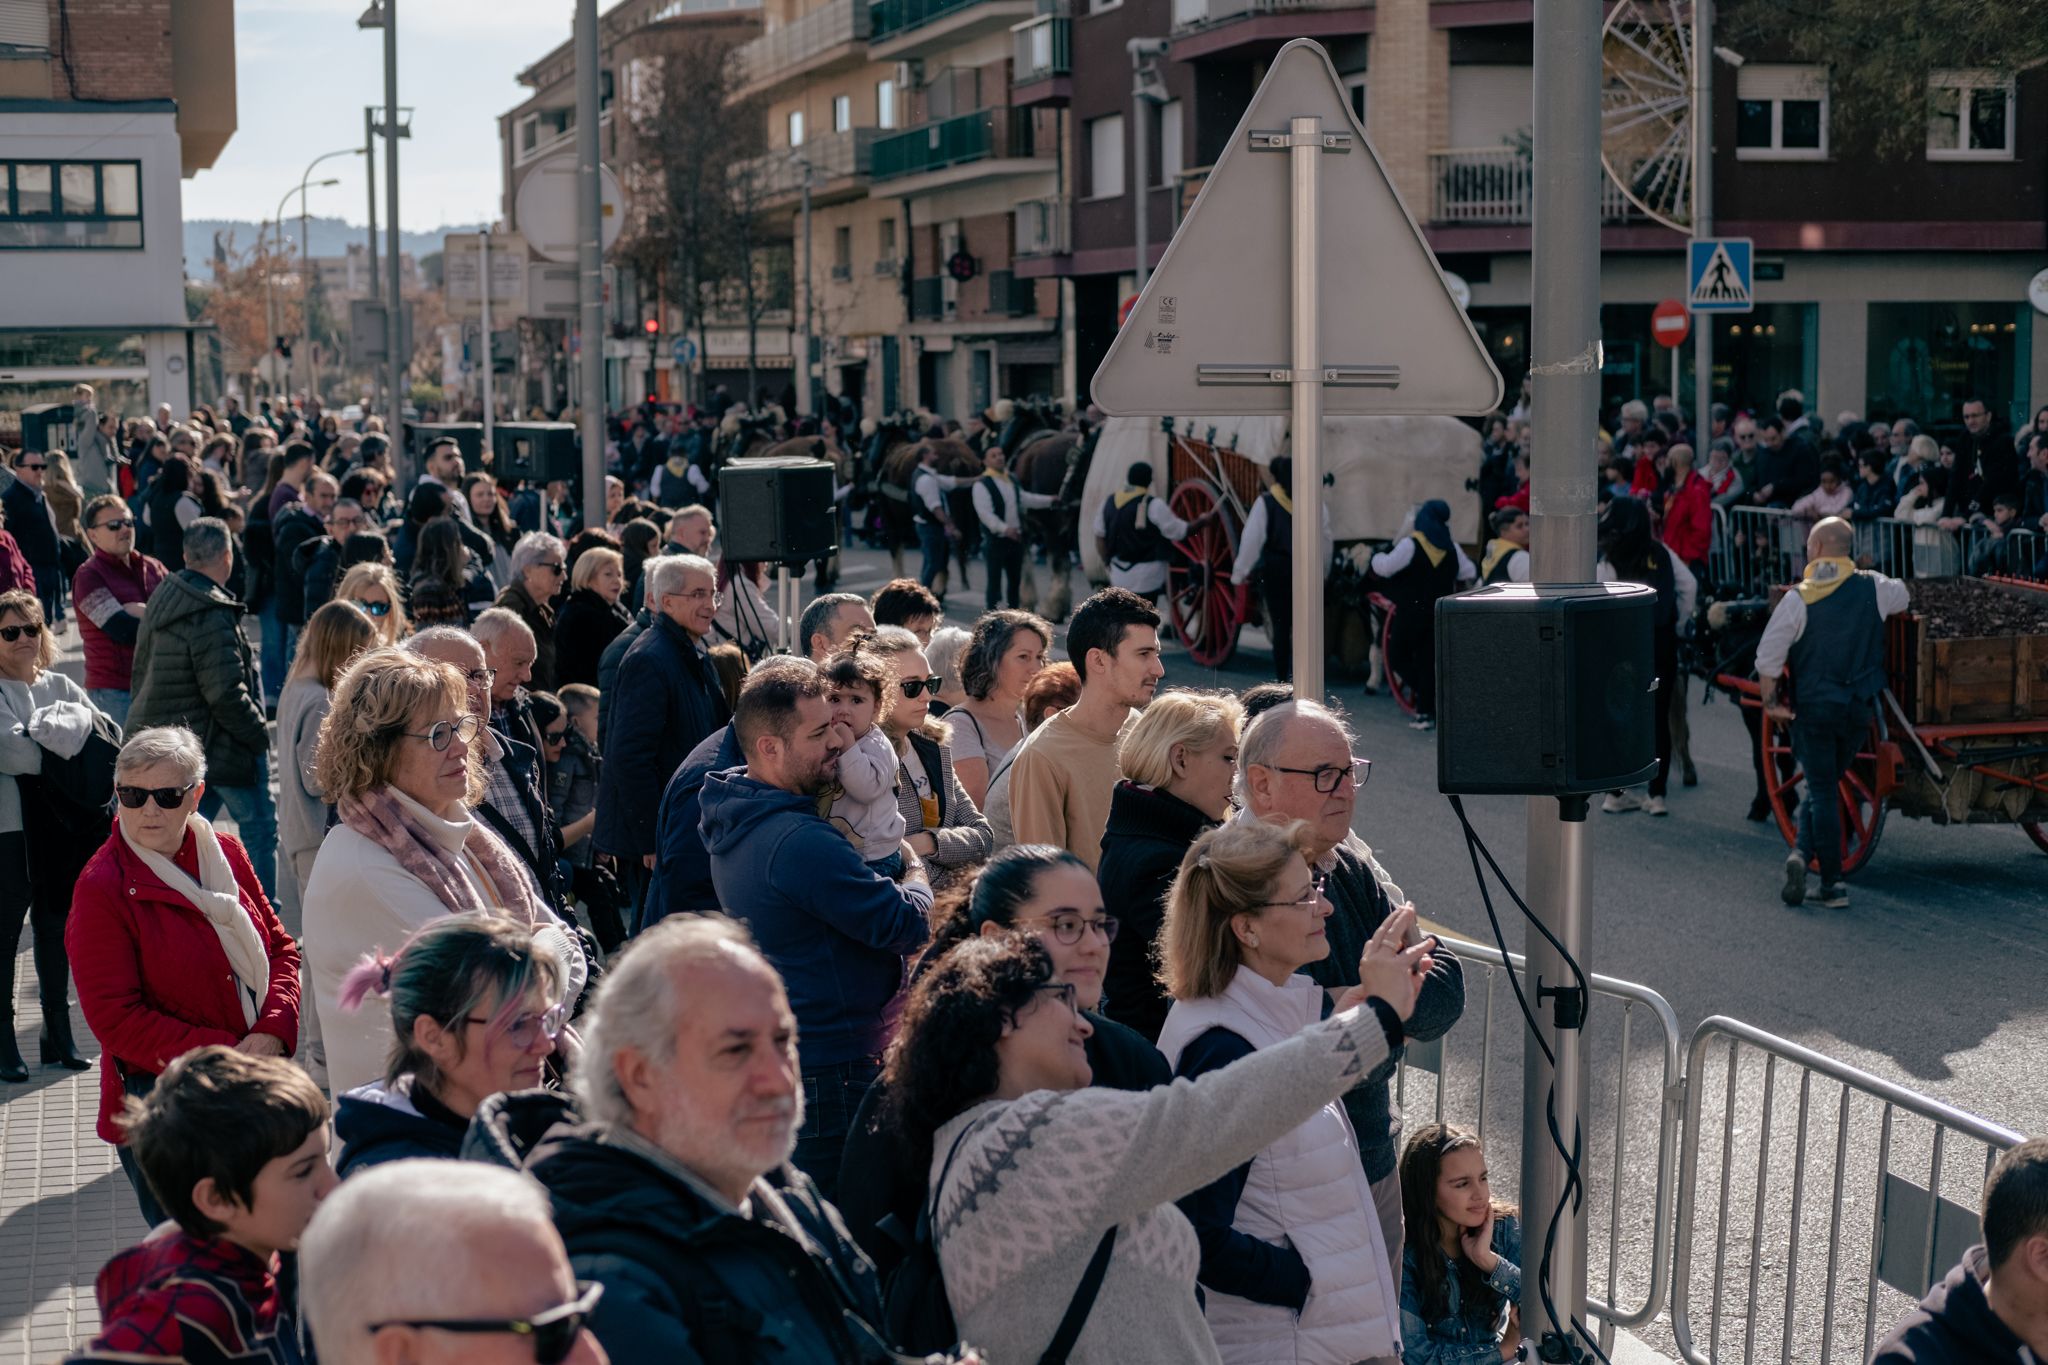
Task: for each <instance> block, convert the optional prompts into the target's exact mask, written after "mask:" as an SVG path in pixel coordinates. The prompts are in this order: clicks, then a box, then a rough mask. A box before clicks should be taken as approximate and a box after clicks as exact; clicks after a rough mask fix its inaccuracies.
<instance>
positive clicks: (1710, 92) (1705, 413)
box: [1671, 0, 1732, 469]
mask: <svg viewBox="0 0 2048 1365" xmlns="http://www.w3.org/2000/svg"><path fill="white" fill-rule="evenodd" d="M1692 71H1693V80H1692V138H1693V150H1692V235H1693V236H1694V237H1711V236H1713V235H1714V0H1693V7H1692ZM1679 278H1680V279H1684V278H1685V276H1684V275H1683V274H1681V275H1680V276H1679ZM1713 320H1714V319H1713V315H1712V314H1707V315H1704V316H1702V317H1699V318H1695V319H1694V322H1695V324H1696V325H1695V326H1694V327H1693V332H1692V391H1693V400H1692V401H1693V431H1694V433H1695V434H1696V436H1697V439H1698V441H1699V450H1698V452H1697V454H1698V456H1699V458H1700V461H1701V464H1700V467H1701V468H1702V469H1704V468H1705V467H1706V464H1705V461H1706V458H1707V450H1708V448H1709V447H1710V446H1711V445H1712V443H1713V430H1714V425H1713V416H1712V413H1713V411H1714V328H1713V325H1712V324H1713ZM1671 399H1672V401H1673V402H1677V401H1678V395H1677V394H1676V393H1674V394H1672V395H1671ZM1731 425H1732V424H1731Z"/></svg>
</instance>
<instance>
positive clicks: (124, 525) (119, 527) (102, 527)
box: [92, 517, 135, 531]
mask: <svg viewBox="0 0 2048 1365" xmlns="http://www.w3.org/2000/svg"><path fill="white" fill-rule="evenodd" d="M133 525H135V518H133V517H115V518H114V519H113V520H112V521H103V522H101V523H100V524H99V525H97V526H95V527H93V528H92V529H93V530H95V531H125V530H127V529H129V528H130V527H132V526H133Z"/></svg>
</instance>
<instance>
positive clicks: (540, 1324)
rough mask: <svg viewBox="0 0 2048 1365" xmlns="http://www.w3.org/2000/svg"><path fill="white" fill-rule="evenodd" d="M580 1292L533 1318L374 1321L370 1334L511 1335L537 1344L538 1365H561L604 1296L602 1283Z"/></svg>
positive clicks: (588, 1285) (578, 1287)
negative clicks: (409, 1330) (394, 1329)
mask: <svg viewBox="0 0 2048 1365" xmlns="http://www.w3.org/2000/svg"><path fill="white" fill-rule="evenodd" d="M576 1291H577V1297H576V1298H575V1299H574V1300H573V1301H571V1302H569V1303H565V1304H562V1305H560V1306H559V1307H556V1308H550V1309H548V1310H547V1311H546V1312H544V1313H536V1314H535V1315H534V1316H532V1317H530V1318H399V1319H394V1320H393V1321H390V1322H373V1323H371V1324H370V1327H369V1331H370V1335H371V1336H375V1335H377V1333H379V1332H382V1331H384V1330H385V1329H386V1328H390V1327H410V1328H412V1329H413V1330H415V1331H429V1332H466V1333H471V1334H496V1333H507V1332H509V1333H511V1334H512V1335H514V1336H522V1337H525V1338H527V1339H528V1340H530V1341H531V1342H532V1343H533V1359H534V1365H561V1362H562V1361H564V1360H567V1359H568V1358H569V1352H571V1351H573V1350H575V1349H576V1338H577V1336H578V1335H579V1334H580V1333H581V1332H582V1331H583V1324H584V1323H585V1322H587V1321H589V1319H590V1315H591V1313H593V1312H594V1311H596V1308H597V1301H598V1300H599V1299H601V1298H603V1297H604V1286H603V1285H601V1284H595V1283H584V1282H583V1281H580V1280H579V1281H578V1282H577V1284H576Z"/></svg>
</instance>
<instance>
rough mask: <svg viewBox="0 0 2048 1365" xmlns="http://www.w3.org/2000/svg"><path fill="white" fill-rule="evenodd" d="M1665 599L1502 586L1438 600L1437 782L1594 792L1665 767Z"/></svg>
mask: <svg viewBox="0 0 2048 1365" xmlns="http://www.w3.org/2000/svg"><path fill="white" fill-rule="evenodd" d="M1656 600H1657V594H1656V593H1655V592H1654V591H1652V590H1651V589H1649V588H1646V587H1644V586H1642V585H1641V584H1639V583H1576V584H1562V585H1546V586H1543V587H1536V586H1533V585H1531V584H1528V583H1498V584H1495V585H1494V586H1492V587H1488V588H1481V589H1479V590H1478V591H1477V592H1469V593H1465V594H1462V595H1460V596H1457V597H1446V598H1444V599H1442V600H1441V601H1439V602H1438V603H1437V607H1436V718H1437V747H1436V760H1437V789H1438V790H1439V791H1444V792H1455V793H1458V794H1460V795H1488V794H1494V795H1499V794H1521V795H1526V796H1570V795H1587V794H1590V793H1593V792H1601V791H1612V790H1615V789H1617V788H1621V787H1629V786H1633V785H1635V784H1636V783H1638V782H1646V781H1648V780H1649V779H1650V778H1651V777H1653V776H1655V775H1656V772H1657V740H1656V728H1655V726H1656V709H1657V664H1656V654H1655V648H1654V643H1653V640H1652V636H1651V628H1652V609H1653V607H1654V606H1655V604H1656Z"/></svg>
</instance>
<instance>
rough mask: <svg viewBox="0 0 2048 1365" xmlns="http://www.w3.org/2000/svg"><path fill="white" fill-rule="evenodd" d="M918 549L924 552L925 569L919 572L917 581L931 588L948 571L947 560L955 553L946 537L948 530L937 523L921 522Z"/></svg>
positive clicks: (918, 525)
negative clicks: (934, 581)
mask: <svg viewBox="0 0 2048 1365" xmlns="http://www.w3.org/2000/svg"><path fill="white" fill-rule="evenodd" d="M917 548H918V549H920V550H922V551H924V567H923V568H922V569H921V570H920V571H919V572H918V575H917V581H918V582H920V583H922V584H924V586H925V587H927V588H929V587H930V586H931V585H932V582H933V580H935V579H937V578H938V576H939V575H940V574H942V573H944V572H945V571H946V560H947V558H948V557H949V556H950V555H951V554H952V552H953V550H952V544H951V542H950V541H949V540H948V539H947V537H946V528H945V527H943V526H941V525H939V524H938V523H937V522H935V521H920V522H919V523H918V524H917Z"/></svg>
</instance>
